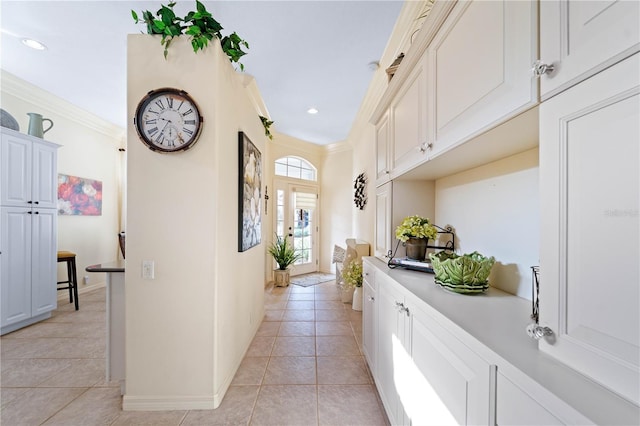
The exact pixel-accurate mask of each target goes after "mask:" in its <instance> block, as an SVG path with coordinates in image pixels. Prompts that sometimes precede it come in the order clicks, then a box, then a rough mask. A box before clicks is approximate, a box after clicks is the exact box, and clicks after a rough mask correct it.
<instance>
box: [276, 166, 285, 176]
mask: <svg viewBox="0 0 640 426" xmlns="http://www.w3.org/2000/svg"><path fill="white" fill-rule="evenodd" d="M276 175H278V176H286V175H287V166H286V165H284V164H280V163H276Z"/></svg>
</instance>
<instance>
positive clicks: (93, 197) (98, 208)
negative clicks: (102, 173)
mask: <svg viewBox="0 0 640 426" xmlns="http://www.w3.org/2000/svg"><path fill="white" fill-rule="evenodd" d="M58 215H62V216H64V215H73V216H101V215H102V182H101V181H99V180H93V179H87V178H81V177H78V176H69V175H63V174H59V175H58Z"/></svg>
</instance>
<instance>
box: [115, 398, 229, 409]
mask: <svg viewBox="0 0 640 426" xmlns="http://www.w3.org/2000/svg"><path fill="white" fill-rule="evenodd" d="M217 399H218V398H217V397H216V396H215V395H202V396H178V395H175V396H133V395H124V396H123V397H122V410H123V411H172V410H214V409H216V408H217V407H218V406H219V405H220V402H221V400H217Z"/></svg>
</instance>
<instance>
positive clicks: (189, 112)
mask: <svg viewBox="0 0 640 426" xmlns="http://www.w3.org/2000/svg"><path fill="white" fill-rule="evenodd" d="M133 123H134V125H135V127H136V131H137V132H138V136H139V137H140V140H142V142H143V143H144V144H145V145H146V146H147V147H148V148H149V149H151V150H153V151H159V152H177V151H184V150H187V149H189V148H191V147H192V146H193V145H194V144H195V143H196V141H197V140H198V136H199V135H200V130H201V129H202V115H200V110H199V109H198V106H197V105H196V103H195V101H194V100H193V99H192V98H191V96H189V94H188V93H187V92H185V91H184V90H179V89H172V88H169V87H165V88H162V89H157V90H152V91H150V92H149V93H147V95H146V96H145V97H144V98H142V100H141V101H140V103H139V104H138V107H137V108H136V115H135V117H134V119H133Z"/></svg>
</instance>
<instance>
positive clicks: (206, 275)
mask: <svg viewBox="0 0 640 426" xmlns="http://www.w3.org/2000/svg"><path fill="white" fill-rule="evenodd" d="M127 58H128V90H127V93H128V100H127V105H128V111H129V115H130V116H133V114H134V111H135V108H136V106H137V104H138V102H139V101H140V100H141V99H142V98H143V97H144V95H145V94H146V93H147V92H148V91H149V90H152V89H157V88H161V87H176V88H180V89H183V90H186V91H187V92H188V93H189V94H190V95H191V96H192V97H193V98H194V99H195V101H196V103H197V104H198V105H199V107H200V110H201V113H202V115H203V116H204V124H203V130H202V133H201V135H200V138H199V140H198V142H197V144H196V145H195V146H194V147H193V148H192V149H190V150H189V151H186V152H179V153H174V154H159V153H155V152H152V151H151V150H149V149H147V148H146V147H145V146H144V145H143V144H142V143H141V142H140V141H139V140H138V137H137V135H136V132H135V129H134V127H133V126H130V127H129V129H128V134H127V136H128V140H129V147H128V168H127V173H128V194H127V209H128V212H127V269H126V273H125V279H126V283H127V285H126V300H127V304H126V313H127V321H126V322H127V333H126V346H127V351H126V362H127V373H126V380H127V391H126V394H125V396H124V402H123V407H124V408H125V409H131V410H147V409H151V410H169V409H190V408H192V409H194V408H205V409H211V408H215V407H216V406H217V405H218V404H219V403H220V401H221V399H222V397H223V396H224V393H225V392H226V389H227V387H228V385H229V384H230V382H231V379H232V378H233V375H234V374H235V371H236V369H237V367H238V366H239V364H240V361H241V360H242V358H243V356H244V353H245V351H246V349H247V348H248V346H249V343H250V341H251V339H252V338H253V335H254V334H255V331H256V330H257V328H258V326H259V324H260V322H261V320H262V316H263V313H264V311H263V309H264V307H263V272H262V271H263V270H264V268H265V266H264V230H263V244H261V245H259V246H257V247H254V248H252V249H250V250H247V251H245V252H243V253H239V252H238V251H237V246H238V244H237V238H238V237H237V233H238V231H237V229H238V228H237V226H238V218H237V216H238V178H237V176H238V131H240V130H242V131H244V132H245V133H247V134H248V135H249V137H250V139H251V140H252V142H253V143H254V144H255V145H256V147H257V148H258V149H259V150H260V151H261V152H262V153H265V152H266V151H265V148H266V138H265V136H264V129H263V128H262V124H261V122H260V119H259V118H258V113H257V112H256V110H255V108H254V106H253V104H252V103H251V100H250V99H249V98H250V97H249V96H248V94H247V91H246V89H245V88H244V86H243V78H242V77H241V76H240V77H239V76H238V75H237V74H236V72H235V71H234V70H233V68H232V67H231V65H230V63H229V61H228V60H227V58H226V56H224V54H223V53H222V51H221V49H220V47H219V44H218V43H213V44H212V47H210V48H208V49H206V50H205V51H201V52H198V54H197V55H196V54H194V53H193V51H192V49H191V46H190V44H189V43H188V40H187V39H186V38H185V39H178V40H174V41H173V43H172V45H171V49H170V52H169V57H168V59H167V60H165V59H164V58H163V54H162V47H161V45H160V42H159V39H158V38H154V37H151V36H147V35H130V36H129V39H128V52H127ZM264 160H265V158H264V157H263V165H264V164H265V163H264ZM263 186H264V183H263ZM143 260H152V261H154V262H155V279H153V280H149V279H143V278H142V274H141V264H142V261H143Z"/></svg>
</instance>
